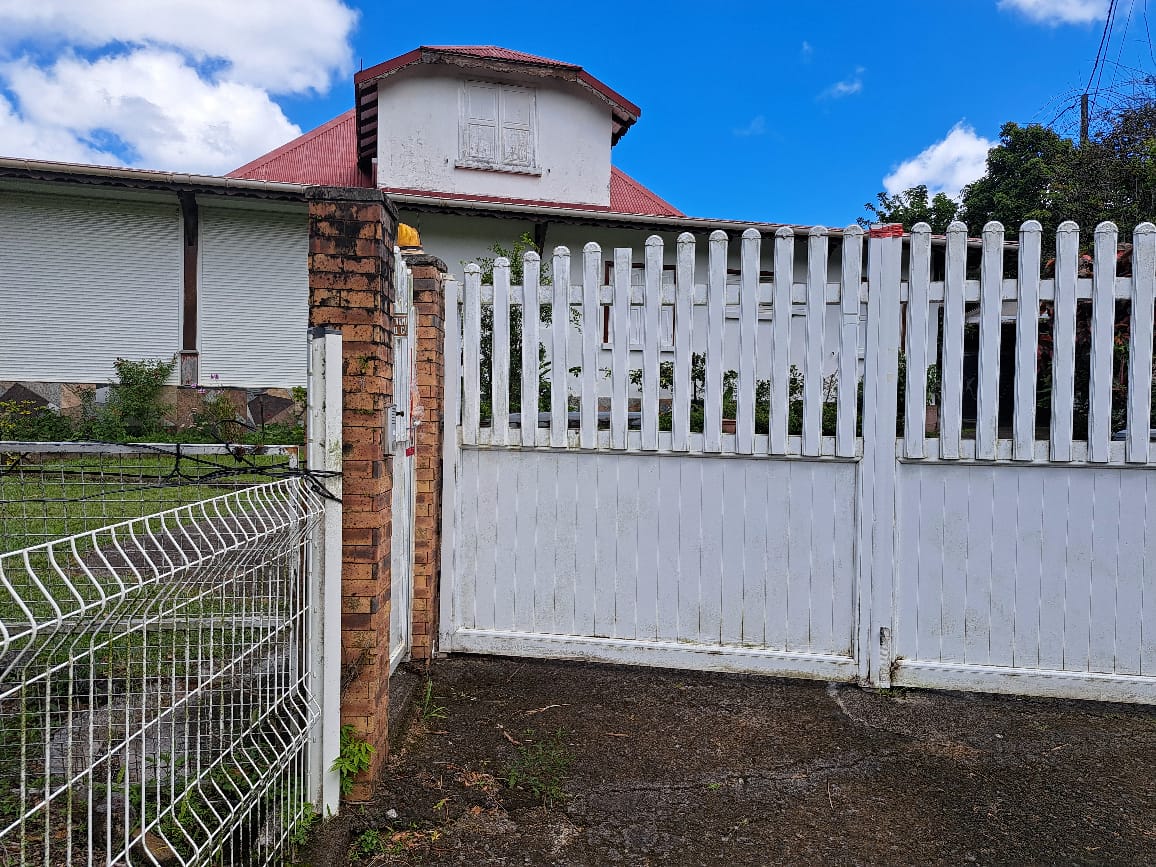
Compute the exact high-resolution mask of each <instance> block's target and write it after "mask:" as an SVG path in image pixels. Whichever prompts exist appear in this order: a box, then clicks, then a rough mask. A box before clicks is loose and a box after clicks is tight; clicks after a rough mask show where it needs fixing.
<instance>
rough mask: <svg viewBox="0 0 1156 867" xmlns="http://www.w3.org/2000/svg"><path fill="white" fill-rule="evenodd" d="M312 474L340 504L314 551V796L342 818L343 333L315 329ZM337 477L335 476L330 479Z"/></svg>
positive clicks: (329, 513) (332, 506) (329, 505)
mask: <svg viewBox="0 0 1156 867" xmlns="http://www.w3.org/2000/svg"><path fill="white" fill-rule="evenodd" d="M308 409H309V413H308V414H309V430H308V445H307V455H308V461H309V469H310V471H314V472H323V473H326V475H324V476H323V477H322V478H321V481H322V483H323V484H324V485H325V487H326V489H327V490H328V491H329V493H330V494H331V495H332V496H333V497H334V498H335V499H327V500H326V501H325V516H324V518H323V520H322V525H321V527H320V531H319V532H318V533H317V535H316V537H315V539H316V543H315V544H314V546H313V558H312V560H313V561H312V563H311V564H310V565H311V570H310V587H309V591H310V608H309V610H310V615H311V624H310V627H311V628H310V632H309V636H310V639H309V645H310V646H309V664H310V672H311V676H310V686H311V692H312V694H313V697H314V700H315V701H316V702H317V703H318V706H319V707H320V709H321V718H320V721H319V724H318V726H317V729H316V731H315V733H314V737H313V741H312V744H313V748H312V756H311V761H310V779H311V783H310V795H311V797H312V798H313V801H314V803H315V804H316V805H317V807H318V808H319V809H320V810H321V812H322V814H323V815H329V814H331V813H336V812H337V809H338V807H339V805H340V801H341V788H340V778H339V776H338V774H337V772H336V771H334V770H332V767H333V760H334V759H336V758H337V756H338V754H339V752H340V749H341V476H340V471H341V444H342V437H341V411H342V392H341V333H340V332H339V331H336V330H333V329H327V328H314V329H311V331H310V340H309V388H308ZM330 473H332V474H333V475H329V474H330Z"/></svg>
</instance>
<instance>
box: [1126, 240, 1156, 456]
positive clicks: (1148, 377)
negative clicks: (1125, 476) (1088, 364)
mask: <svg viewBox="0 0 1156 867" xmlns="http://www.w3.org/2000/svg"><path fill="white" fill-rule="evenodd" d="M1132 274H1133V275H1134V276H1133V281H1134V283H1133V289H1132V320H1131V341H1130V343H1129V349H1128V462H1129V463H1146V462H1147V461H1148V455H1149V450H1150V449H1149V438H1150V433H1149V431H1150V430H1151V418H1152V312H1153V301H1154V300H1156V226H1153V225H1152V224H1151V223H1141V224H1140V225H1139V226H1137V227H1136V230H1135V232H1133V234H1132Z"/></svg>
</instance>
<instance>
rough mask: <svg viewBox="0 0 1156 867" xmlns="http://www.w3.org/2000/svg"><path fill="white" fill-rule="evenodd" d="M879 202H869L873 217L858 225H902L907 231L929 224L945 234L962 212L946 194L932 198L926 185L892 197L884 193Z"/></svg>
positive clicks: (939, 194) (936, 231)
mask: <svg viewBox="0 0 1156 867" xmlns="http://www.w3.org/2000/svg"><path fill="white" fill-rule="evenodd" d="M876 199H877V200H878V201H877V203H876V204H871V203H870V202H868V203H867V205H866V207H867V210H868V211H869V212H870V213H871V214H872V215H873V218H870V219H868V218H863V217H860V218H859V225H861V226H862V227H863V228H865V229H866V228H868V226H869V225H870V224H871V223H902V224H903V227H904V228H905V229H910V228H911V227H912V226H914V225H915V224H916V223H927V224H928V225H930V226H931V231H933V232H935V233H936V234H939V235H942V234H943V233H944V232H946V231H947V227H948V225H949V224H950V223H951V221H952V220H954V219H955V216H956V214H957V213H958V211H959V205H957V204H956V203H955V202H954V201H952V200H951V198H950V197H949V196H948V195H947V194H946V193H936V194H935V195H934V196H931V194H930V193H929V192H928V190H927V186H926V185H925V184H920V185H919V186H917V187H912V188H911V189H909V190H904V191H903V192H900V193H896V194H895V195H893V196H890V195H888V194H887V193H886V192H882V193H880V194H879V195H878V196H876Z"/></svg>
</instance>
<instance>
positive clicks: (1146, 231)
mask: <svg viewBox="0 0 1156 867" xmlns="http://www.w3.org/2000/svg"><path fill="white" fill-rule="evenodd" d="M1132 235H1133V236H1134V237H1137V238H1139V237H1140V236H1141V235H1156V226H1154V225H1152V224H1151V223H1149V222H1148V221H1144V222H1143V223H1141V224H1140V225H1139V226H1137V227H1136V228H1135V229H1133V230H1132Z"/></svg>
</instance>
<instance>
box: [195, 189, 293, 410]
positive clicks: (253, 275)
mask: <svg viewBox="0 0 1156 867" xmlns="http://www.w3.org/2000/svg"><path fill="white" fill-rule="evenodd" d="M308 229H309V227H308V217H307V212H306V209H305V207H304V205H302V206H301V207H299V208H295V209H294V210H290V211H278V210H272V209H262V210H256V209H252V210H250V209H244V210H242V209H238V208H235V207H212V206H208V205H206V206H203V207H202V208H201V263H200V277H201V282H200V291H199V294H198V298H199V304H200V314H199V315H200V352H201V361H200V370H201V382H202V384H211V385H231V386H244V387H249V388H290V387H292V386H295V385H304V384H305V362H306V337H305V333H306V326H307V325H308V320H309V273H308V259H309V237H308ZM214 375H215V376H216V377H217V378H216V379H212V378H211V377H213V376H214Z"/></svg>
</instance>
